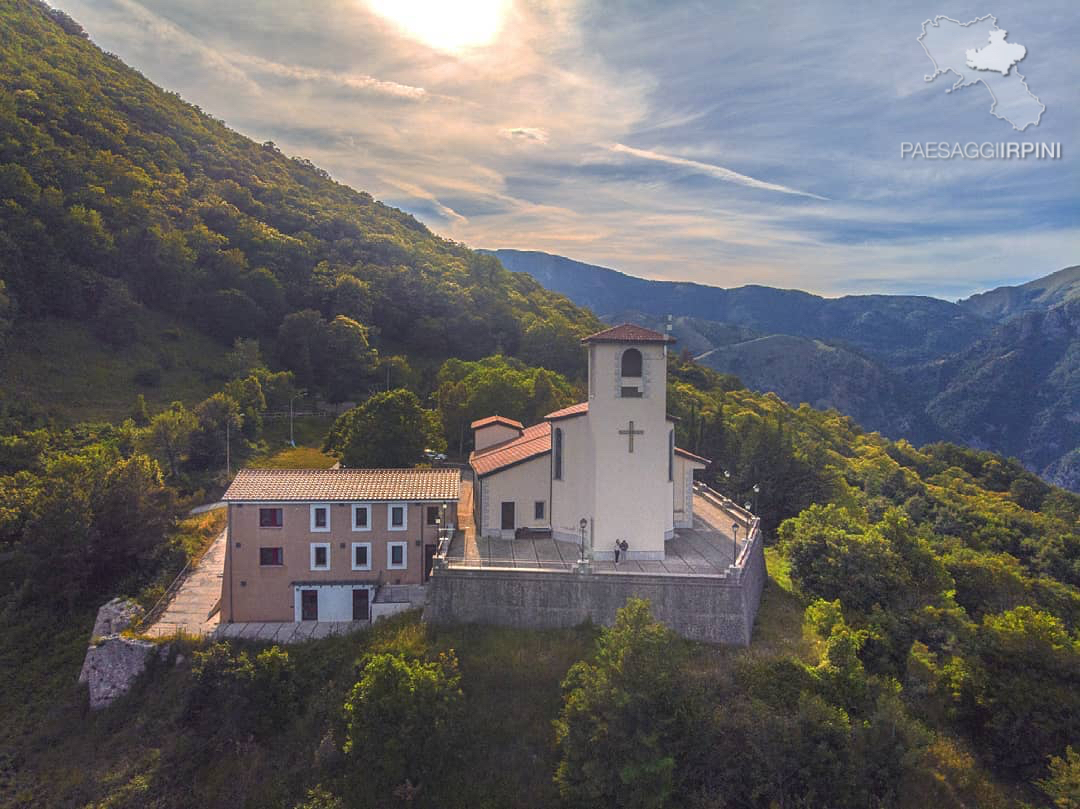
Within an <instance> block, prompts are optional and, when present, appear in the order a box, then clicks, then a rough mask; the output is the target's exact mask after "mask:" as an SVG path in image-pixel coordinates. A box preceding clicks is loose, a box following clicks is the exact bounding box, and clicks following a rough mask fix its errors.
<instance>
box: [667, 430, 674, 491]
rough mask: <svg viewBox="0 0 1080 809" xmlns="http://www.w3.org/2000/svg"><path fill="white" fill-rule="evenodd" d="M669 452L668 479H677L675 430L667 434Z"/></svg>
mask: <svg viewBox="0 0 1080 809" xmlns="http://www.w3.org/2000/svg"><path fill="white" fill-rule="evenodd" d="M667 443H668V452H667V479H668V480H675V431H674V430H671V431H669V432H668V434H667Z"/></svg>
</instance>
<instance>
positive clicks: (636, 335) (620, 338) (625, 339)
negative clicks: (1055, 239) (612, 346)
mask: <svg viewBox="0 0 1080 809" xmlns="http://www.w3.org/2000/svg"><path fill="white" fill-rule="evenodd" d="M581 342H583V343H674V342H675V338H674V337H671V336H670V335H667V334H661V333H660V332H658V331H653V330H652V329H646V328H645V327H644V326H635V325H634V324H633V323H623V324H622V325H620V326H612V327H611V328H610V329H604V330H603V331H598V332H597V333H596V334H590V335H589V336H588V337H585V338H584V339H582V341H581Z"/></svg>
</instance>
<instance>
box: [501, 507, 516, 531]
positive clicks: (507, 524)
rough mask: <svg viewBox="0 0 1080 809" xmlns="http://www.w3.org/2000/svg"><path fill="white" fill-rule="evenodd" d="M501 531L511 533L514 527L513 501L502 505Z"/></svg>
mask: <svg viewBox="0 0 1080 809" xmlns="http://www.w3.org/2000/svg"><path fill="white" fill-rule="evenodd" d="M501 527H502V530H504V531H513V530H514V528H516V526H515V525H514V501H512V500H511V501H510V502H507V503H503V504H502V526H501Z"/></svg>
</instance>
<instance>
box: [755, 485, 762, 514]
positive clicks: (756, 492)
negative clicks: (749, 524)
mask: <svg viewBox="0 0 1080 809" xmlns="http://www.w3.org/2000/svg"><path fill="white" fill-rule="evenodd" d="M760 491H761V485H760V484H757V483H755V484H754V516H757V496H758V492H760Z"/></svg>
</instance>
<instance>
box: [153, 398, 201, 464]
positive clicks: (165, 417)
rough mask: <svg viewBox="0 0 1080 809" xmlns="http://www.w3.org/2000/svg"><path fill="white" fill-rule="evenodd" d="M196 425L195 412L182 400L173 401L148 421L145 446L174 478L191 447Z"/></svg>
mask: <svg viewBox="0 0 1080 809" xmlns="http://www.w3.org/2000/svg"><path fill="white" fill-rule="evenodd" d="M197 426H198V419H197V418H196V416H195V414H194V413H192V412H191V411H190V410H188V409H187V408H186V407H184V404H183V402H173V403H172V405H171V406H170V407H169V409H168V410H163V411H162V412H160V413H158V414H157V415H156V416H154V418H153V419H151V421H150V427H149V429H148V430H147V431H146V437H145V439H144V441H145V446H146V448H147V449H148V450H149V451H150V452H151V453H152V454H154V455H155V456H156V457H157V458H158V459H159V460H160V461H161V462H162V463H164V465H165V467H166V468H167V469H168V470H169V477H170V478H173V479H174V480H175V479H176V478H177V476H178V475H179V474H180V461H181V460H182V459H183V457H184V456H185V455H186V454H187V452H188V451H189V449H190V447H191V436H192V434H193V433H194V432H195V429H196V427H197Z"/></svg>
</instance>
